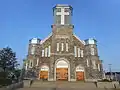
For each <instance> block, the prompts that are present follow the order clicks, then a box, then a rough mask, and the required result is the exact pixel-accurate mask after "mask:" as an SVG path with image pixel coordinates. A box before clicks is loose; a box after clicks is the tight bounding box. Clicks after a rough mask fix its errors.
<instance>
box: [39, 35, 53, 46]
mask: <svg viewBox="0 0 120 90" xmlns="http://www.w3.org/2000/svg"><path fill="white" fill-rule="evenodd" d="M51 36H52V33H50V34H49V35H48V36H47V37H46V38H45V39H43V40H41V42H40V44H43V43H45V42H46V41H47V40H48V39H50V37H51Z"/></svg>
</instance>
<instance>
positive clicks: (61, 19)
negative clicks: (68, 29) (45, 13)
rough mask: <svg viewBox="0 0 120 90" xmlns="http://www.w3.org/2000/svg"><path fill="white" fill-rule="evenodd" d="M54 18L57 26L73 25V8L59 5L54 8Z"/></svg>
mask: <svg viewBox="0 0 120 90" xmlns="http://www.w3.org/2000/svg"><path fill="white" fill-rule="evenodd" d="M53 16H54V24H55V25H71V23H72V22H71V17H72V7H71V6H70V5H65V4H58V5H56V6H55V7H54V8H53Z"/></svg>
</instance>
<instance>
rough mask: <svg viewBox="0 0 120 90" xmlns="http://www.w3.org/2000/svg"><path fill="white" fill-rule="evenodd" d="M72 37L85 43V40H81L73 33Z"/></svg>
mask: <svg viewBox="0 0 120 90" xmlns="http://www.w3.org/2000/svg"><path fill="white" fill-rule="evenodd" d="M73 38H75V39H76V40H78V41H79V42H80V43H81V44H83V45H85V42H84V41H83V40H81V39H80V38H79V37H78V36H76V35H75V34H73Z"/></svg>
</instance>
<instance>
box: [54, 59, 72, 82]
mask: <svg viewBox="0 0 120 90" xmlns="http://www.w3.org/2000/svg"><path fill="white" fill-rule="evenodd" d="M54 76H55V77H54V79H55V81H56V80H62V81H70V64H69V62H68V61H67V60H66V59H64V58H61V59H58V60H57V61H56V63H55V75H54Z"/></svg>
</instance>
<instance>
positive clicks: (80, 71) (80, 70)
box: [76, 65, 85, 81]
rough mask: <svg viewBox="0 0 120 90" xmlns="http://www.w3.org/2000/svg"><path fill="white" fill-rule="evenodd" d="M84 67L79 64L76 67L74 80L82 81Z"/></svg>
mask: <svg viewBox="0 0 120 90" xmlns="http://www.w3.org/2000/svg"><path fill="white" fill-rule="evenodd" d="M84 74H85V72H84V67H83V66H81V65H79V66H77V67H76V81H83V80H84Z"/></svg>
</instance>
